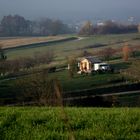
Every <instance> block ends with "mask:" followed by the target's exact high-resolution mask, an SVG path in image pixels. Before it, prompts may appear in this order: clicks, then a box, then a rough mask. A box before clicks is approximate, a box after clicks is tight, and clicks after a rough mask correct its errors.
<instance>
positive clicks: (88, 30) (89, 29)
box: [79, 21, 93, 35]
mask: <svg viewBox="0 0 140 140" xmlns="http://www.w3.org/2000/svg"><path fill="white" fill-rule="evenodd" d="M92 34H93V25H92V23H91V22H90V21H87V22H86V23H85V24H84V26H83V27H82V28H81V30H80V31H79V35H92Z"/></svg>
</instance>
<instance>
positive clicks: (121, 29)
mask: <svg viewBox="0 0 140 140" xmlns="http://www.w3.org/2000/svg"><path fill="white" fill-rule="evenodd" d="M133 32H138V26H137V25H123V24H119V23H117V22H112V21H106V22H104V23H103V25H100V26H93V25H92V23H91V22H90V21H88V22H86V24H85V25H84V26H83V27H81V30H80V31H79V34H80V35H94V34H121V33H133Z"/></svg>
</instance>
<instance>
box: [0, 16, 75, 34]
mask: <svg viewBox="0 0 140 140" xmlns="http://www.w3.org/2000/svg"><path fill="white" fill-rule="evenodd" d="M72 32H74V29H73V28H70V27H68V25H66V24H64V23H63V22H62V21H61V20H52V19H49V18H44V19H40V20H39V21H31V20H27V19H25V18H24V17H22V16H19V15H14V16H12V15H8V16H4V17H3V18H2V20H1V22H0V36H45V35H58V34H66V33H72Z"/></svg>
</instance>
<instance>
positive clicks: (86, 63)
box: [80, 59, 92, 71]
mask: <svg viewBox="0 0 140 140" xmlns="http://www.w3.org/2000/svg"><path fill="white" fill-rule="evenodd" d="M91 67H92V64H91V62H89V61H88V60H87V59H84V60H83V61H81V62H80V71H89V70H91Z"/></svg>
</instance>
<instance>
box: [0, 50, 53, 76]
mask: <svg viewBox="0 0 140 140" xmlns="http://www.w3.org/2000/svg"><path fill="white" fill-rule="evenodd" d="M2 56H4V58H3V57H2ZM5 57H6V55H5V54H4V52H3V51H2V49H0V77H1V76H6V75H10V74H16V73H17V72H20V71H24V70H30V69H32V68H34V67H35V66H39V65H41V64H49V63H51V62H52V60H53V58H54V53H53V51H52V50H49V51H46V52H44V53H39V52H36V53H34V55H33V56H32V57H21V58H17V59H13V60H7V59H5Z"/></svg>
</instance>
